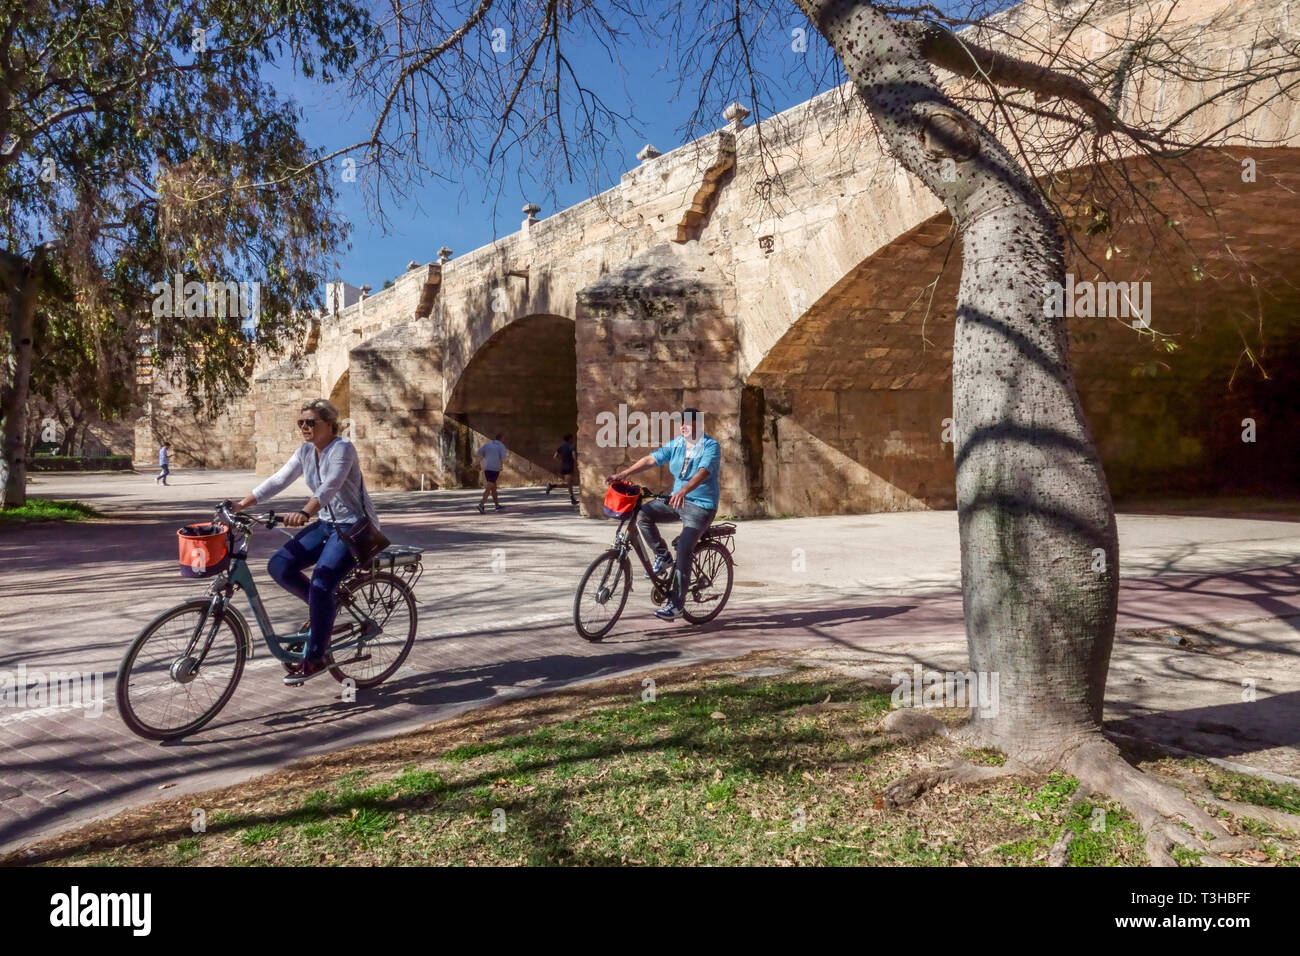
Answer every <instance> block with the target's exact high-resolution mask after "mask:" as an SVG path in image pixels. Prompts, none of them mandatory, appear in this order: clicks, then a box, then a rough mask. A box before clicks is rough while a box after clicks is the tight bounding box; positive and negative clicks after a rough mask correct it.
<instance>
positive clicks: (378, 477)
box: [348, 319, 458, 489]
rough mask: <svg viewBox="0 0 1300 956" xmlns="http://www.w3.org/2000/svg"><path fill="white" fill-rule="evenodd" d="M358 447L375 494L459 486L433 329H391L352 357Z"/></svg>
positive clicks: (421, 325) (418, 322) (411, 325)
mask: <svg viewBox="0 0 1300 956" xmlns="http://www.w3.org/2000/svg"><path fill="white" fill-rule="evenodd" d="M348 364H349V373H348V378H349V394H350V405H351V418H352V440H353V442H355V444H356V446H357V454H358V456H359V457H360V458H361V467H362V471H363V472H364V474H365V476H366V482H367V484H368V485H369V486H370V487H372V488H376V489H379V488H406V489H415V488H419V487H420V476H421V475H423V476H424V479H425V487H426V488H428V487H431V485H432V484H435V483H436V484H437V485H439V486H440V487H447V486H448V485H451V486H455V485H456V484H457V483H458V482H457V476H456V473H455V466H454V462H455V459H454V458H453V459H451V460H450V462H449V460H448V458H447V455H446V453H445V449H444V445H445V440H444V436H443V415H442V392H443V383H442V362H441V356H440V352H439V350H438V348H437V345H436V343H435V341H434V323H433V322H432V320H428V319H415V320H412V321H409V322H404V323H402V324H400V325H396V326H393V327H392V328H390V329H388V330H387V331H385V332H382V333H380V334H379V335H377V336H376V337H375V338H373V339H371V340H369V341H368V342H366V343H364V344H362V345H360V346H357V347H356V348H354V349H352V351H351V352H350V353H349V362H348Z"/></svg>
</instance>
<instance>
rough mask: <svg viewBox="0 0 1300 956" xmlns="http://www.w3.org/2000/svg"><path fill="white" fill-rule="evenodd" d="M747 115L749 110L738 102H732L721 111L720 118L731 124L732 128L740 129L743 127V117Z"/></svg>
mask: <svg viewBox="0 0 1300 956" xmlns="http://www.w3.org/2000/svg"><path fill="white" fill-rule="evenodd" d="M747 116H749V110H748V109H747V108H746V107H744V106H741V105H740V104H739V103H732V104H731V105H730V106H728V107H727V108H726V109H725V110H723V111H722V118H723V119H724V120H726V121H727V122H728V123H730V124H731V128H732V129H736V130H740V129H744V128H745V118H746V117H747Z"/></svg>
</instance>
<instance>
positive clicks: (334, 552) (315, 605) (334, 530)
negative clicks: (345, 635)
mask: <svg viewBox="0 0 1300 956" xmlns="http://www.w3.org/2000/svg"><path fill="white" fill-rule="evenodd" d="M351 527H352V523H351V522H349V523H348V524H338V525H336V524H334V523H332V522H329V521H317V522H316V523H315V524H313V525H309V526H308V527H306V528H303V529H302V531H300V532H298V536H297V537H296V538H294V539H293V540H292V541H290V542H289V543H288V544H286V545H285V546H284V547H283V548H281V549H280V550H279V551H277V552H275V554H274V555H272V556H271V561H270V563H269V564H268V565H267V566H266V570H267V572H268V573H270V575H271V577H273V578H274V579H275V581H276V583H277V584H279V585H280V587H282V588H284V589H285V590H286V591H288V592H289V593H290V594H293V595H296V596H298V597H300V598H302V600H304V601H306V602H307V608H308V610H309V612H310V615H311V636H310V637H309V638H307V648H306V658H307V660H319V659H320V658H322V657H324V656H325V652H326V651H327V650H329V644H330V632H331V631H333V630H334V616H335V614H337V613H338V606H337V605H336V604H335V603H334V589H335V588H336V587H338V586H339V582H340V581H342V580H343V578H344V576H345V575H346V574H347V573H348V572H349V571H351V570H352V567H353V565H355V564H356V562H355V561H354V560H353V559H352V553H351V552H350V551H348V546H347V543H346V542H344V540H343V538H342V536H341V535H340V534H339V532H340V531H346V530H347V529H348V528H351ZM313 564H314V565H316V570H315V571H313V572H312V575H311V580H310V581H308V580H307V576H306V575H305V574H303V573H302V570H303V568H307V567H311V565H313Z"/></svg>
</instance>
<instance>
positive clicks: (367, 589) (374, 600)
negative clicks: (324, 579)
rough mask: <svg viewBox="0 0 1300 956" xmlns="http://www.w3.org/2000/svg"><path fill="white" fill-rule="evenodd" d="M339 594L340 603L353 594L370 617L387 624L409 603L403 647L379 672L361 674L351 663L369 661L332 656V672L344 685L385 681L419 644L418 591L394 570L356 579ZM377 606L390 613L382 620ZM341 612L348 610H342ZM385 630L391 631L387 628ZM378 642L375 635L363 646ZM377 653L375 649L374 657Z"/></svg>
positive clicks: (381, 624)
mask: <svg viewBox="0 0 1300 956" xmlns="http://www.w3.org/2000/svg"><path fill="white" fill-rule="evenodd" d="M338 596H339V600H340V603H342V600H343V599H344V598H345V597H350V598H351V599H352V600H354V601H356V602H357V603H358V605H359V606H360V607H361V609H362V611H363V612H364V613H365V614H366V616H367V617H369V618H370V619H371V620H377V621H378V623H379V624H380V626H384V625H386V624H387V623H388V622H389V621H390V620H391V619H392V616H393V614H394V613H395V612H396V610H397V607H398V605H399V604H404V605H405V606H406V609H407V613H408V614H409V616H410V623H409V624H408V625H407V628H406V636H405V638H400V639H401V640H402V646H401V648H400V649H398V650H397V654H396V657H394V658H393V660H392V663H390V664H388V665H387V666H386V667H385V668H384V669H383V670H382V671H380V672H379V673H378V674H370V675H368V676H361V677H358V676H356V673H355V672H354V671H353V669H352V668H351V667H350V666H348V665H351V664H354V663H355V664H362V663H366V662H365V661H355V660H351V661H349V660H344V661H338V662H335V661H334V660H333V657H332V656H331V658H330V661H331V663H330V667H329V670H330V674H331V675H333V677H334V679H335V680H336V681H338V682H339V683H340V684H341V683H343V682H344V681H345V680H348V679H349V678H350V679H351V680H353V681H354V682H355V684H356V686H357V687H374V686H376V685H378V684H382V683H383V682H384V681H386V680H387V679H388V678H390V677H392V676H393V674H394V673H396V672H397V669H398V668H399V667H401V666H402V664H403V663H404V662H405V661H406V657H407V655H408V654H410V653H411V648H412V647H414V646H415V631H416V626H417V624H418V622H419V612H418V611H417V610H416V606H415V594H414V593H413V592H412V591H411V588H410V587H409V586H408V585H407V583H406V582H405V581H403V580H402V579H401V578H399V577H398V576H397V575H396V574H393V573H392V572H391V571H375V572H373V573H366V574H362V575H359V576H358V577H355V578H353V579H352V580H351V581H350V582H348V583H347V584H345V585H344V586H343V587H341V588H340V589H339V592H338ZM377 607H380V608H382V609H383V610H384V611H385V612H386V613H385V614H384V615H383V617H382V619H380V618H379V617H377V616H376V613H375V609H376V608H377ZM340 613H346V612H345V611H342V610H340ZM399 629H400V625H399ZM383 633H385V634H387V633H388V631H387V629H386V630H385V631H384V632H383ZM377 636H379V635H377ZM374 643H375V640H374V638H372V639H371V640H370V641H367V642H366V643H365V645H364V646H363V647H362V648H361V649H362V650H364V649H365V647H366V646H370V645H373V644H374ZM352 651H353V649H352V648H349V650H348V652H349V653H350V652H352ZM373 653H374V652H373V650H372V651H371V654H372V656H373Z"/></svg>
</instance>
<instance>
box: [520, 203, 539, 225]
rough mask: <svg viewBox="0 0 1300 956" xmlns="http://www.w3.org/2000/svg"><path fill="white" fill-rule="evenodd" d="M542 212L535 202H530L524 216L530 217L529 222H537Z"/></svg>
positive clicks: (525, 208) (525, 207)
mask: <svg viewBox="0 0 1300 956" xmlns="http://www.w3.org/2000/svg"><path fill="white" fill-rule="evenodd" d="M541 211H542V207H541V206H539V205H537V203H535V202H530V203H529V204H528V205H526V206H524V215H525V216H527V217H528V221H529V222H536V221H537V214H538V213H539V212H541Z"/></svg>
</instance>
